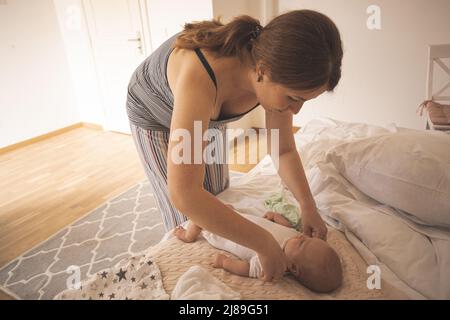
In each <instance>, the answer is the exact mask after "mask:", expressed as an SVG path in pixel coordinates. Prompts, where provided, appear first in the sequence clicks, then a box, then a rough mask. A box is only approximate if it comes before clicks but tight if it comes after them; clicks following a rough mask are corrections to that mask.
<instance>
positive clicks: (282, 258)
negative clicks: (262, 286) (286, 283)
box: [258, 234, 287, 282]
mask: <svg viewBox="0 0 450 320" xmlns="http://www.w3.org/2000/svg"><path fill="white" fill-rule="evenodd" d="M265 247H266V250H264V252H259V253H258V257H259V262H260V263H261V267H262V269H263V274H262V277H261V280H263V281H269V282H270V281H276V280H279V279H281V277H283V275H284V273H285V272H286V270H287V258H286V255H285V254H284V252H283V250H282V249H281V247H280V245H279V243H278V242H277V241H276V240H275V239H274V237H273V236H272V235H271V234H269V237H267V240H266V241H265Z"/></svg>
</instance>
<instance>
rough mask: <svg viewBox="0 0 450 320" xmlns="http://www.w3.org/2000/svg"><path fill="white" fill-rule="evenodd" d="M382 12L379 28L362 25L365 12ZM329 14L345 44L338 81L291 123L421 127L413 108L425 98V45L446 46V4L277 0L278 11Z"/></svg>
mask: <svg viewBox="0 0 450 320" xmlns="http://www.w3.org/2000/svg"><path fill="white" fill-rule="evenodd" d="M372 4H376V5H378V6H379V7H380V9H381V30H374V31H371V30H369V29H368V28H367V26H366V20H367V18H368V17H369V15H368V14H367V13H366V9H367V7H368V6H369V5H372ZM294 9H312V10H317V11H320V12H322V13H324V14H326V15H328V16H329V17H330V18H331V19H332V20H333V21H335V23H336V24H337V26H338V28H339V29H340V32H341V36H342V39H343V43H344V60H343V69H342V79H341V83H340V84H339V86H338V87H337V88H336V89H335V91H336V92H335V93H334V94H325V95H323V96H321V97H319V98H317V99H316V100H314V101H311V102H308V103H306V104H305V106H304V108H303V109H302V111H301V112H300V114H299V115H297V116H296V118H295V120H294V123H295V124H297V125H303V124H305V123H306V122H307V121H309V120H311V119H312V118H314V117H316V116H328V117H332V118H335V119H340V120H344V121H356V122H365V123H372V124H378V125H385V124H387V123H390V122H395V123H396V124H397V125H399V126H403V127H410V128H424V120H423V119H421V118H419V117H418V116H416V114H415V110H416V107H417V106H418V105H419V104H420V103H421V102H422V100H423V99H424V98H425V81H426V66H427V65H426V62H427V45H428V44H442V43H450V19H449V13H450V1H448V0H429V1H427V0H409V1H404V0H377V1H369V0H339V1H337V0H280V1H279V10H280V12H281V13H282V12H285V11H288V10H294Z"/></svg>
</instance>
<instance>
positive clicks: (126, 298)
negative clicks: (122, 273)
mask: <svg viewBox="0 0 450 320" xmlns="http://www.w3.org/2000/svg"><path fill="white" fill-rule="evenodd" d="M125 300H133V299H131V298H128V297H125Z"/></svg>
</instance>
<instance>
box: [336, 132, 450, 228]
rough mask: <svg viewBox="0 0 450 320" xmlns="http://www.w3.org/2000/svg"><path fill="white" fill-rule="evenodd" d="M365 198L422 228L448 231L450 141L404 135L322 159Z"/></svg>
mask: <svg viewBox="0 0 450 320" xmlns="http://www.w3.org/2000/svg"><path fill="white" fill-rule="evenodd" d="M327 160H328V161H332V162H333V163H334V165H335V166H336V168H337V169H338V170H339V172H340V173H341V174H342V175H343V176H344V177H345V178H346V179H348V180H349V181H350V182H351V183H353V184H354V185H355V186H356V187H357V188H358V189H360V190H361V191H362V192H364V193H365V194H367V195H368V196H369V197H372V198H373V199H375V200H377V201H379V202H382V203H384V204H387V205H390V206H392V207H395V208H398V209H400V210H403V211H406V212H408V213H409V214H411V215H413V216H415V217H417V218H418V219H419V221H421V222H422V223H423V224H426V225H431V226H444V227H450V136H449V135H447V134H445V133H443V132H436V131H419V130H408V131H406V132H399V133H392V134H383V135H379V136H375V137H370V138H367V139H363V140H358V141H354V142H349V143H345V144H341V145H339V146H336V147H334V148H332V149H331V150H330V151H329V152H328V154H327Z"/></svg>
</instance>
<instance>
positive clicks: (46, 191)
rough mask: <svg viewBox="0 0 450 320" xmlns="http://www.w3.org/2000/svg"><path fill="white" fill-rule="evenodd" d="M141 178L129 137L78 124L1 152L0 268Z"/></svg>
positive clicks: (245, 166) (246, 167) (244, 167)
mask: <svg viewBox="0 0 450 320" xmlns="http://www.w3.org/2000/svg"><path fill="white" fill-rule="evenodd" d="M260 145H261V144H260ZM239 147H241V146H240V145H238V146H237V147H236V148H235V149H234V150H231V151H230V155H233V154H235V153H236V152H237V148H239ZM244 148H245V150H246V154H247V159H248V154H249V152H250V151H251V152H256V151H253V150H256V149H252V148H253V147H250V148H249V142H248V139H247V143H246V145H245V147H244ZM262 154H265V150H263V151H262ZM259 160H261V157H257V162H258V161H259ZM255 164H256V163H250V164H239V165H238V164H231V165H230V166H229V167H230V170H236V171H241V172H248V171H249V170H250V169H252V168H253V167H254V166H255ZM145 179H146V176H145V173H144V171H143V168H142V166H141V163H140V160H139V158H138V155H137V151H136V149H135V146H134V143H133V140H132V137H131V136H129V135H125V134H120V133H114V132H104V131H100V130H95V129H90V128H84V127H83V128H76V129H74V130H71V131H69V132H66V133H63V134H61V135H58V136H56V137H52V138H49V139H46V140H44V141H40V142H37V143H34V144H32V145H28V146H25V147H22V148H20V149H17V150H13V151H10V152H8V153H5V154H1V155H0V190H1V191H2V192H1V193H0V267H1V266H3V265H5V264H6V263H8V262H9V261H11V260H13V259H14V258H16V257H18V256H20V255H21V254H23V253H24V252H26V251H28V250H29V249H31V248H33V247H34V246H36V245H38V244H39V243H41V242H42V241H44V240H46V239H48V238H49V237H50V236H52V235H53V234H55V233H57V232H58V231H59V230H61V229H62V228H64V227H65V226H67V225H70V224H71V223H72V222H74V221H75V220H77V219H79V218H80V217H82V216H84V215H86V214H87V213H89V212H90V211H92V210H93V209H95V208H97V207H98V206H100V205H101V204H103V203H104V202H105V201H107V200H108V199H111V198H113V197H114V196H116V195H119V194H121V193H122V192H124V191H126V190H128V189H129V188H131V187H132V186H133V185H135V184H136V183H138V182H140V181H143V180H145ZM8 298H9V297H8V296H6V295H4V294H2V293H1V291H0V299H8Z"/></svg>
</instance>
